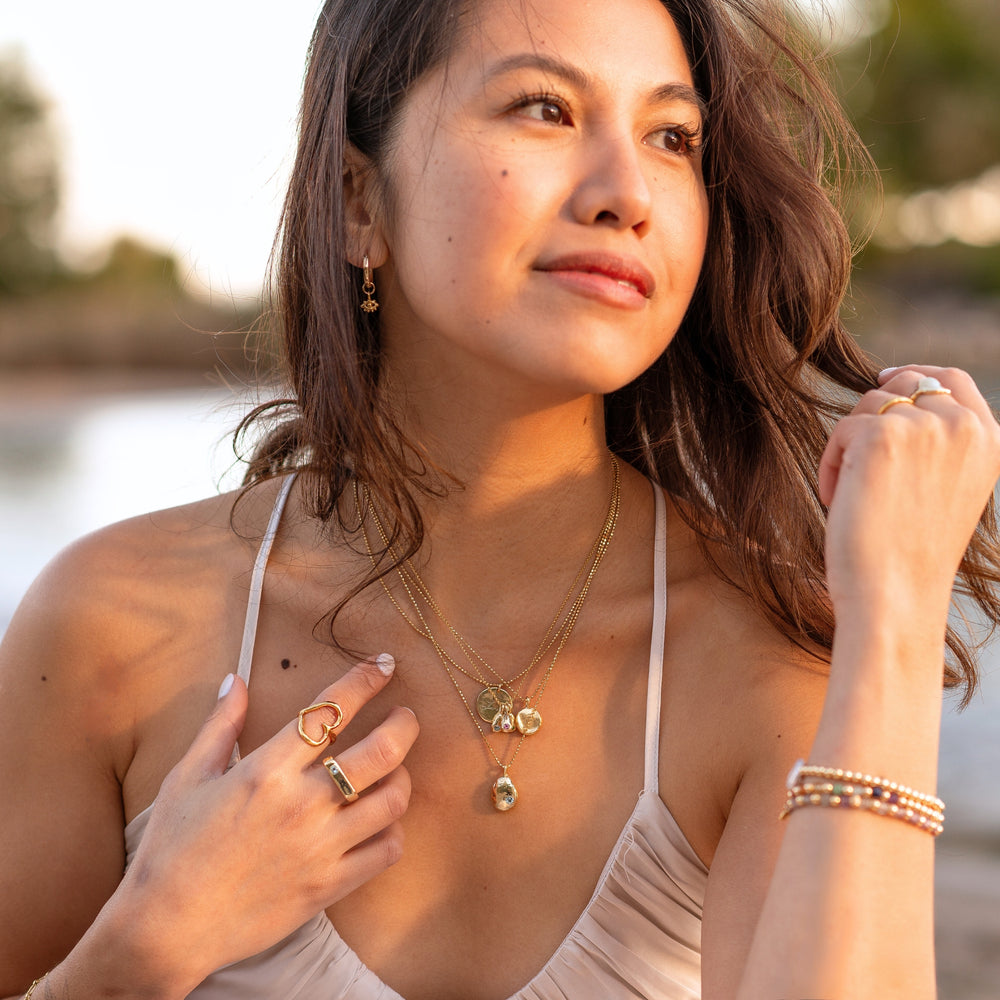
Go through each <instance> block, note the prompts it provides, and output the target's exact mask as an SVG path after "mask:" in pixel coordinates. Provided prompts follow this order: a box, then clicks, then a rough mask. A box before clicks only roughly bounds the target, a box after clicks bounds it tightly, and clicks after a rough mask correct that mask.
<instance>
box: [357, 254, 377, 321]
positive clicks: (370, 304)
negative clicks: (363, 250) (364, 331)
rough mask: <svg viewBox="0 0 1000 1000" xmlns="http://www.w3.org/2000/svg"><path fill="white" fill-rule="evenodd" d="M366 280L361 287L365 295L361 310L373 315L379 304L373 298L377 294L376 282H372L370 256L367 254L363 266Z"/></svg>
mask: <svg viewBox="0 0 1000 1000" xmlns="http://www.w3.org/2000/svg"><path fill="white" fill-rule="evenodd" d="M361 269H362V271H363V272H364V276H365V280H364V283H363V284H362V286H361V291H362V292H364V293H365V300H364V302H362V303H361V308H362V309H363V310H364V311H365V312H366V313H373V312H375V310H376V309H378V302H377V301H376V300H375V299H374V298H373V297H372V296H373V295H374V294H375V282H374V281H372V268H371V264H369V263H368V254H365V259H364V262H363V263H362V265H361Z"/></svg>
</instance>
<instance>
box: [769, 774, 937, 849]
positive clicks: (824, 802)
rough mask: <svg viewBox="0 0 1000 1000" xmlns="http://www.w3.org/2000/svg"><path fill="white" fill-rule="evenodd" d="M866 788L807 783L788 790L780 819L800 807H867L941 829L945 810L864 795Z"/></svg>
mask: <svg viewBox="0 0 1000 1000" xmlns="http://www.w3.org/2000/svg"><path fill="white" fill-rule="evenodd" d="M867 791H870V790H868V789H865V788H862V787H859V786H855V785H840V784H824V785H815V784H812V783H810V782H806V783H805V784H802V785H795V786H794V787H793V788H791V789H789V792H788V798H787V800H786V802H785V808H784V809H783V810H782V812H781V816H780V818H781V819H784V818H785V817H786V816H787V815H788V814H789V813H791V812H793V811H794V810H795V809H798V808H800V807H801V806H832V807H834V808H838V807H841V808H849V809H869V810H871V811H872V812H874V813H876V814H878V815H879V816H889V817H890V818H891V819H900V820H903V821H904V822H907V823H910V824H911V825H912V826H916V827H919V828H920V829H922V830H926V831H927V832H928V833H932V834H934V835H935V836H937V835H938V834H939V833H940V832H941V831H942V830H943V829H944V813H942V812H940V811H939V810H937V809H933V808H932V807H931V806H926V805H924V804H923V803H921V802H916V801H915V800H914V799H908V798H906V797H905V796H899V795H897V794H896V793H895V792H893V793H891V795H892V797H891V798H890V797H888V796H882V797H879V796H875V795H873V794H866V792H867Z"/></svg>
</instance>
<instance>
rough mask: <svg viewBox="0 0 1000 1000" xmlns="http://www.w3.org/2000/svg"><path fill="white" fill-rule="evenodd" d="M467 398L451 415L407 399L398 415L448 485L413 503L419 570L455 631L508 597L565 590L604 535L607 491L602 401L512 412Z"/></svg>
mask: <svg viewBox="0 0 1000 1000" xmlns="http://www.w3.org/2000/svg"><path fill="white" fill-rule="evenodd" d="M462 395H463V396H464V399H463V400H462V401H461V403H460V404H458V405H456V398H455V394H449V396H448V399H447V404H448V405H447V410H446V409H445V407H444V406H443V405H441V404H437V403H435V405H431V406H427V407H417V406H416V405H414V404H415V401H414V400H413V397H412V395H407V396H406V397H404V398H403V400H402V404H403V405H401V406H397V407H396V410H397V419H399V420H400V422H401V424H402V426H403V428H404V430H405V432H406V433H407V435H408V436H409V437H410V439H411V440H413V441H414V443H415V444H417V445H418V446H419V447H421V448H422V449H424V451H425V452H426V453H427V455H428V457H429V458H430V460H431V461H432V462H433V463H434V464H435V465H436V466H437V467H438V468H440V469H441V470H442V477H441V483H440V485H442V486H443V487H444V490H443V491H442V495H441V496H431V497H428V496H420V497H418V502H419V503H420V505H421V514H422V517H423V520H424V528H425V536H424V543H423V545H422V547H421V550H420V553H419V554H418V556H417V557H416V558H415V560H414V562H415V564H416V565H417V567H418V568H419V570H420V572H421V574H422V576H423V577H424V578H425V580H426V582H427V584H428V586H429V587H430V588H431V590H432V591H433V592H434V595H435V597H436V598H437V599H438V600H439V601H440V602H441V603H442V604H443V605H445V606H446V607H447V608H448V610H449V613H450V614H453V615H454V616H455V618H456V620H459V621H461V620H474V619H475V618H476V617H478V616H479V615H481V614H482V609H483V608H484V607H486V606H489V605H491V604H493V605H495V604H496V602H497V600H498V595H507V594H510V592H511V591H512V590H516V589H520V590H521V591H522V592H525V591H529V592H530V591H531V590H532V589H533V586H534V585H535V584H537V586H538V587H539V588H540V589H541V590H542V591H544V593H545V595H546V597H547V595H548V591H549V590H551V591H552V592H553V594H555V593H559V592H560V590H561V589H562V590H564V589H565V586H566V583H567V580H569V579H572V577H573V575H574V573H575V572H576V571H577V569H578V568H579V564H580V562H581V561H582V559H583V558H584V556H585V555H586V553H587V552H588V551H589V549H590V547H591V546H592V545H593V543H594V540H595V539H596V537H597V535H598V534H599V532H600V530H601V526H602V524H603V523H604V519H605V517H606V514H607V509H608V503H609V498H610V492H611V481H612V477H611V456H610V455H609V453H608V450H607V447H606V444H605V441H604V422H603V404H602V401H601V399H600V397H597V396H585V397H578V398H576V399H571V400H564V401H555V402H551V403H550V405H547V406H544V407H539V406H537V405H536V406H534V407H531V406H529V405H524V406H521V407H514V406H511V405H509V403H510V401H509V400H507V401H506V403H507V404H508V405H502V403H503V402H504V401H498V399H497V396H496V394H493V395H492V397H491V398H488V399H486V398H484V397H479V398H474V396H473V394H462ZM456 484H457V485H456ZM500 599H503V598H500ZM543 599H544V598H543ZM548 603H549V602H548V601H546V606H547V605H548Z"/></svg>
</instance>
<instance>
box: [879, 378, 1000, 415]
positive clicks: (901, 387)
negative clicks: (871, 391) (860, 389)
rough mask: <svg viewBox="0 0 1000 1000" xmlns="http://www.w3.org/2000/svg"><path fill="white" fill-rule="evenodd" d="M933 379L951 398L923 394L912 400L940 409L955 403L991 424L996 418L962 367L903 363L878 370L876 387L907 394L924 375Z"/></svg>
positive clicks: (921, 404) (922, 405)
mask: <svg viewBox="0 0 1000 1000" xmlns="http://www.w3.org/2000/svg"><path fill="white" fill-rule="evenodd" d="M927 375H929V376H931V377H933V378H936V379H937V380H938V381H939V382H940V383H941V385H942V386H943V387H944V388H946V389H949V390H951V398H950V399H949V397H948V396H946V395H929V394H928V395H922V396H919V397H918V398H917V400H916V401H915V402H916V403H917V404H918V405H919V406H921V407H927V406H928V405H930V407H931V408H932V409H934V408H935V404H937V405H936V408H937V409H938V411H939V412H940V411H941V409H942V406H941V404H942V403H943V404H944V408H945V409H947V407H948V406H950V405H952V404H954V403H958V404H960V405H961V406H965V407H967V408H968V409H970V410H972V411H973V412H974V413H975V414H976V415H977V416H978V417H979V418H980V419H981V420H983V421H986V422H990V423H992V422H993V421H994V419H995V417H994V414H993V411H992V409H991V408H990V405H989V403H987V402H986V400H985V399H984V398H983V395H982V393H981V392H980V391H979V387H978V386H977V385H976V382H975V379H973V378H972V376H971V375H969V373H968V372H965V371H963V370H962V369H961V368H941V367H938V366H936V365H904V366H902V367H899V368H889V369H886V370H885V371H883V372H880V373H879V383H880V385H879V388H880V389H883V390H886V391H888V392H893V393H896V394H898V395H903V396H910V395H912V394H913V392H914V391H915V390H916V388H917V383H918V382H919V381H920V379H921V378H922V377H924V376H927Z"/></svg>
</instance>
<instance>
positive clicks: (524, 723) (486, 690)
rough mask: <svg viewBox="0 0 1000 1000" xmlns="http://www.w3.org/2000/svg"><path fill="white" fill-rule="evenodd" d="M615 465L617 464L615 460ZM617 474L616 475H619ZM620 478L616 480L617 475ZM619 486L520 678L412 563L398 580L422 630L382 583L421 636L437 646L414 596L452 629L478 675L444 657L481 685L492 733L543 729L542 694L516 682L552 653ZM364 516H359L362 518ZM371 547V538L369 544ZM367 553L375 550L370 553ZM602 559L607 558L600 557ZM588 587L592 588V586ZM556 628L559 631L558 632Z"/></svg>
mask: <svg viewBox="0 0 1000 1000" xmlns="http://www.w3.org/2000/svg"><path fill="white" fill-rule="evenodd" d="M615 462H616V464H617V460H615ZM617 471H618V470H617V469H616V470H615V472H616V474H617ZM616 478H617V475H616ZM618 493H619V488H618V484H617V483H615V484H614V485H613V487H612V500H611V503H610V505H609V509H608V517H607V519H606V520H605V526H604V529H603V530H602V532H601V534H600V535H599V536H598V538H597V540H596V541H595V542H594V544H593V545H592V546H591V548H590V551H589V552H588V553H587V558H586V559H585V560H584V561H583V563H581V565H580V569H579V570H578V571H577V574H576V576H575V577H574V578H573V582H572V584H570V587H569V589H568V590H567V591H566V595H565V597H563V600H562V603H561V604H560V605H559V608H558V609H557V611H556V613H555V616H554V617H553V618H552V621H551V622H550V623H549V627H548V629H547V630H546V632H545V635H544V636H543V637H542V641H541V642H540V643H539V646H538V649H536V650H535V654H534V656H532V658H531V661H530V662H529V663H528V665H527V666H526V667H525V668H524V669H523V670H522V671H521V672H520V673H519V674H516V675H515V676H513V677H509V678H505V677H503V676H501V675H500V674H499V673H498V672H497V671H496V670H495V669H494V668H493V667H492V666H491V665H490V664H489V662H488V661H487V660H486V658H485V657H484V656H483V655H482V654H481V653H479V652H478V651H477V650H476V649H475V648H474V647H473V646H472V644H471V643H470V642H469V641H468V640H467V639H466V638H465V636H463V635H462V634H461V633H460V632H459V631H458V630H457V629H456V628H455V627H454V626H453V625H452V624H451V623H450V622H449V621H448V619H447V618H446V617H445V616H444V613H443V612H442V611H441V608H440V607H439V606H438V604H437V602H436V601H435V600H434V598H433V597H432V596H431V592H430V589H429V588H428V587H427V585H426V584H425V583H424V581H423V579H422V578H421V576H420V574H419V573H418V572H417V570H416V568H415V567H414V566H413V564H412V563H411V562H410V561H409V560H406V561H405V562H404V563H402V564H400V565H398V566H397V567H396V573H397V575H398V576H399V580H400V583H401V584H402V586H403V589H404V590H405V591H406V594H407V596H408V597H409V599H410V603H411V604H412V605H413V610H414V612H415V613H416V614H417V615H418V616H419V618H420V620H421V625H417V624H416V623H415V622H414V621H413V620H412V619H411V618H410V617H409V616H408V615H407V614H406V612H405V611H404V610H403V609H402V608H401V607H400V605H399V604H398V603H397V601H396V599H395V597H394V596H393V594H392V592H391V591H390V590H389V589H388V587H387V586H386V584H385V581H384V578H383V579H382V586H383V588H384V589H385V591H386V595H387V596H388V597H389V600H390V601H392V603H393V605H394V606H395V608H396V610H397V611H398V612H399V613H400V615H402V617H403V618H404V619H405V620H406V622H407V623H408V624H409V625H410V627H411V628H412V629H413V630H414V631H415V632H417V633H418V634H419V635H421V636H423V637H424V638H425V639H428V640H429V641H431V642H433V641H434V639H435V637H434V635H433V633H432V631H431V629H430V626H429V624H428V623H427V620H426V618H424V616H423V614H422V613H421V610H420V606H419V603H418V601H417V599H416V597H415V596H414V594H413V591H414V590H416V591H417V593H418V594H419V595H420V597H422V598H423V600H424V602H425V603H426V604H427V606H428V607H429V608H430V609H431V610H432V611H433V612H434V614H435V615H436V616H437V618H438V619H439V620H440V621H441V623H442V624H443V625H444V626H445V627H446V628H447V629H448V631H449V632H450V633H451V634H452V636H453V637H454V639H455V641H456V642H457V643H458V646H459V648H460V649H461V651H462V653H463V654H464V656H465V658H466V659H467V660H468V661H469V665H470V666H471V667H472V670H473V671H474V672H470V671H469V670H466V669H465V668H464V667H462V665H461V664H460V663H458V661H457V660H455V659H454V658H453V657H452V656H450V655H448V654H447V653H446V654H445V655H446V657H447V659H448V662H449V663H450V664H451V665H452V667H454V668H455V669H456V670H458V671H459V672H460V673H462V674H464V675H465V676H466V677H469V678H470V679H471V680H474V681H477V682H478V683H479V684H480V685H481V686H482V690H481V691H480V692H479V695H478V697H477V698H476V711H477V712H478V713H479V717H480V718H481V719H482V720H483V721H484V722H489V723H490V724H491V725H492V727H493V731H494V732H513V729H514V727H515V725H516V727H517V729H518V731H519V732H521V733H522V734H524V735H526V736H528V735H531V734H533V733H535V732H537V731H538V729H539V727H540V726H541V716H540V715H539V713H538V710H537V708H532V707H531V702H532V701H535V703H536V705H537V697H538V695H539V691H538V690H537V689H536V691H535V693H534V694H532V695H530V696H528V697H527V698H521V697H520V687H519V686H518V682H519V681H521V680H522V679H523V678H527V676H528V674H530V672H531V671H532V669H533V668H534V667H535V666H536V664H538V662H539V661H540V660H541V659H542V657H543V656H544V655H545V654H546V653H547V652H548V651H549V650H550V649H551V648H552V646H553V645H554V644H555V643H556V642H557V641H558V640H559V639H560V637H561V635H562V631H563V629H564V628H565V627H566V622H565V621H564V622H562V625H560V621H561V619H562V616H563V612H564V611H565V609H566V605H567V604H569V601H570V598H571V597H572V596H573V594H574V593H575V592H576V588H577V585H578V584H579V582H580V579H581V577H583V575H584V573H585V572H586V571H587V570H588V567H592V566H593V560H594V559H597V561H598V562H599V561H600V557H599V556H598V550H599V548H600V547H601V545H602V544H604V538H605V535H606V533H607V531H608V530H611V531H613V530H614V523H613V518H615V517H617V505H618V499H617V498H618ZM366 500H367V507H368V510H369V512H370V513H371V516H372V520H373V522H374V524H375V527H376V529H377V531H378V534H379V537H380V538H381V541H382V544H383V546H384V547H385V548H386V550H389V549H390V548H391V546H390V544H389V538H388V535H387V533H386V531H385V529H384V527H383V526H382V521H381V519H380V518H379V516H378V511H377V510H376V509H375V506H374V504H372V503H371V500H370V498H369V497H367V496H366ZM359 517H360V514H359ZM366 543H367V539H366ZM369 554H371V550H370V548H369ZM601 555H603V553H601ZM588 586H589V584H588ZM557 626H558V627H557ZM476 661H478V663H479V664H481V665H482V666H483V667H484V668H485V669H486V671H487V673H490V674H492V675H493V677H494V678H495V682H491V681H488V680H487V679H486V678H485V677H483V676H482V674H481V673H480V672H479V670H478V668H477V666H476ZM515 702H520V703H521V705H522V706H523V707H522V708H521V710H520V711H519V712H518V713H517V716H516V718H515V716H514V714H513V709H514V705H515Z"/></svg>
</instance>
